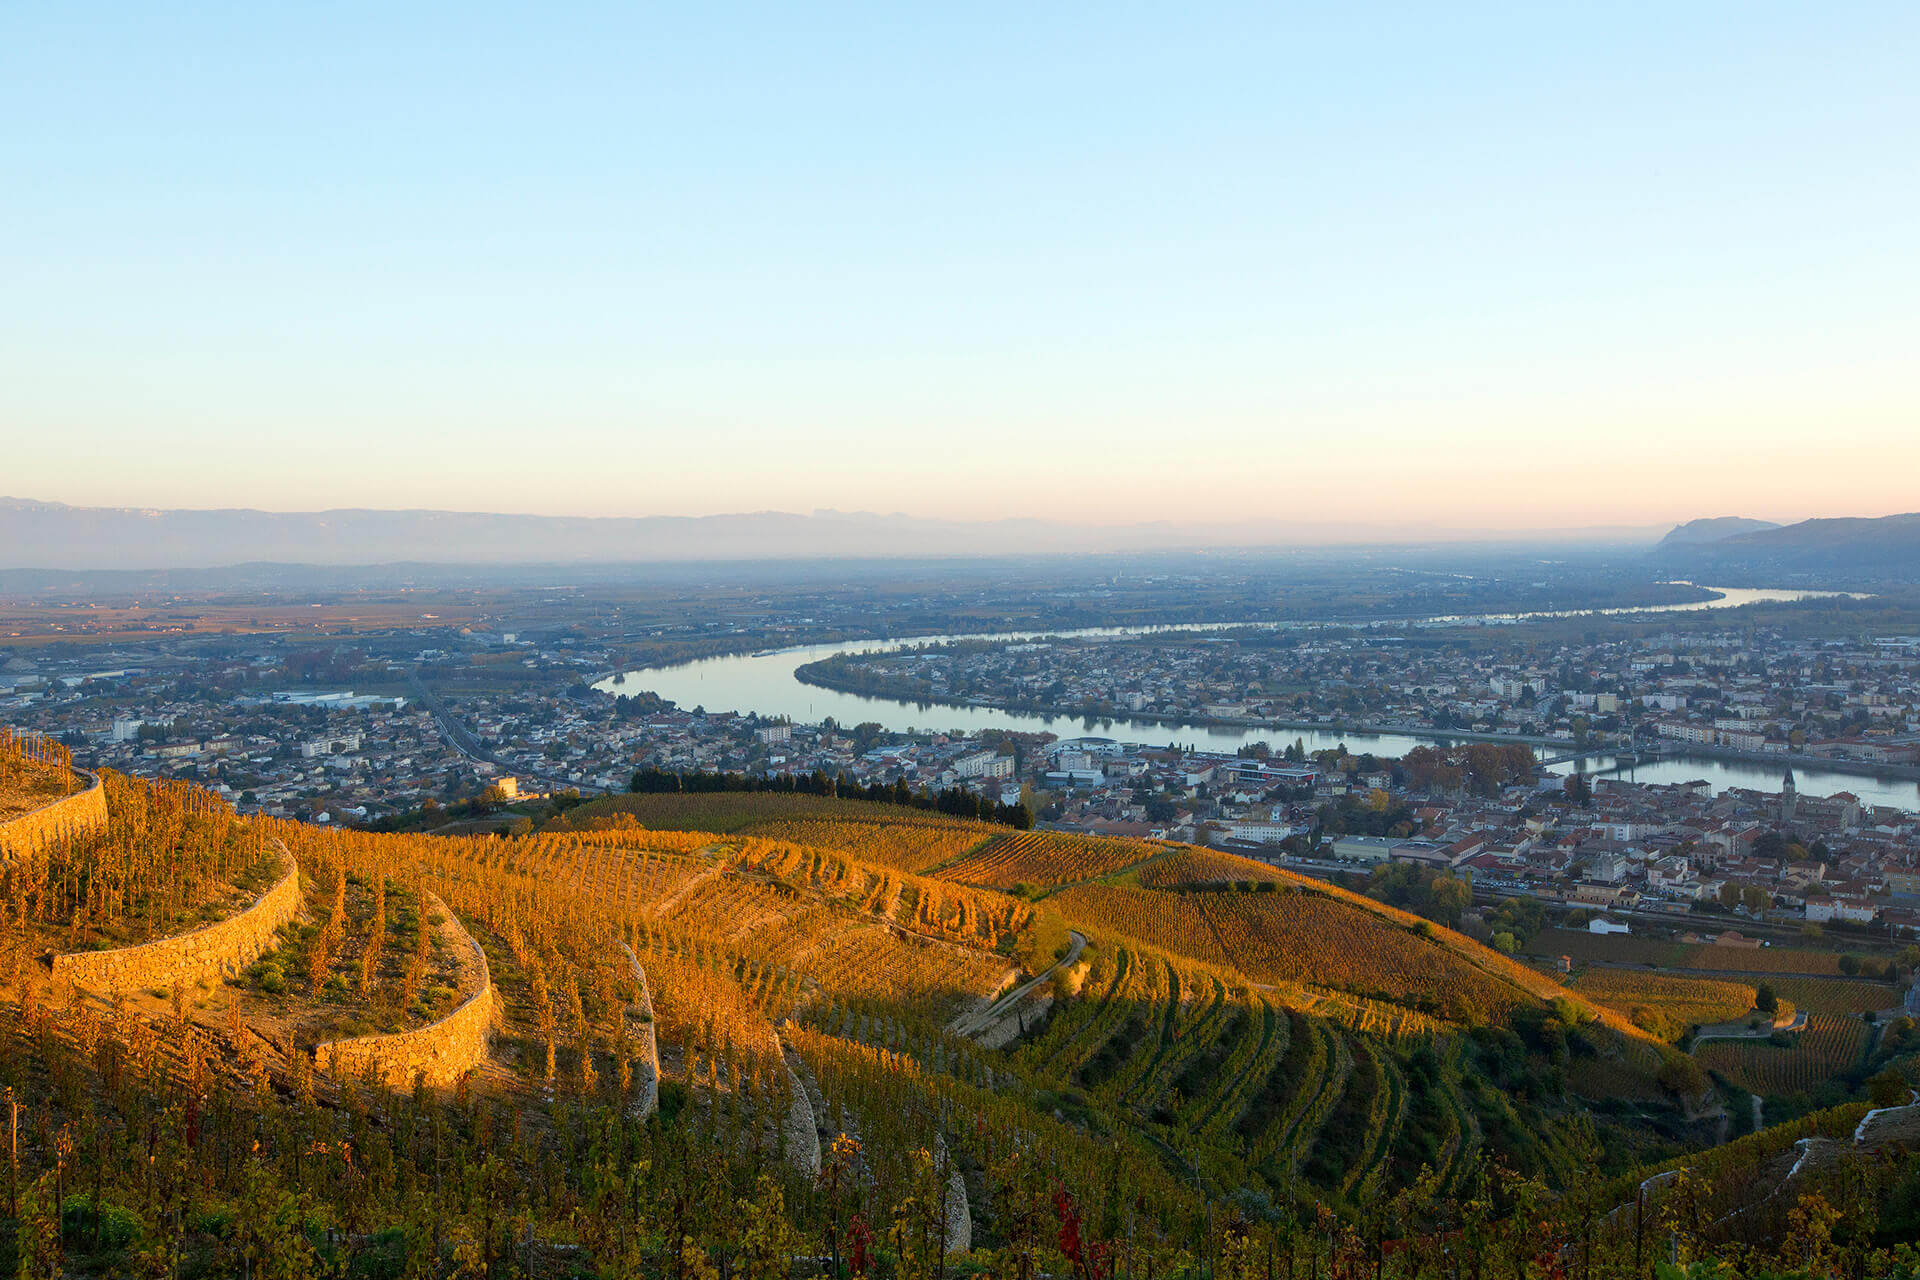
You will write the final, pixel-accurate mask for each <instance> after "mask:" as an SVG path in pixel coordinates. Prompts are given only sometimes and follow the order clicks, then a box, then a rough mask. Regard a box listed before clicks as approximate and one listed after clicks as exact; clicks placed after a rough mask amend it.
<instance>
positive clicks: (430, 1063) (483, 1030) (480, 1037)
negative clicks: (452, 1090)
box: [313, 893, 498, 1089]
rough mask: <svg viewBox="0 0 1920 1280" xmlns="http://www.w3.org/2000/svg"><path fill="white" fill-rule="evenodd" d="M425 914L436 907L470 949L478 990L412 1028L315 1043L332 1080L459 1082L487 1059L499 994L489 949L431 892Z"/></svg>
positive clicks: (398, 1085) (404, 1085)
mask: <svg viewBox="0 0 1920 1280" xmlns="http://www.w3.org/2000/svg"><path fill="white" fill-rule="evenodd" d="M422 897H423V898H424V900H425V901H424V902H423V904H422V907H423V910H422V915H423V916H430V915H432V913H433V912H435V911H438V912H440V913H441V914H442V915H444V916H446V918H447V919H448V920H449V921H451V922H452V924H453V928H454V930H455V931H456V932H458V933H459V935H460V937H461V938H463V939H465V941H466V944H467V945H468V946H470V947H472V948H473V955H474V963H475V964H477V965H478V966H479V970H480V989H479V990H478V991H475V992H474V993H473V994H472V995H471V996H469V997H467V1000H466V1002H465V1003H464V1004H462V1005H461V1006H460V1007H459V1008H458V1009H455V1010H454V1011H453V1012H452V1013H450V1014H448V1015H447V1016H446V1017H444V1018H442V1019H440V1021H438V1022H435V1023H431V1024H429V1025H427V1026H424V1027H420V1028H418V1029H416V1030H413V1031H396V1032H393V1033H392V1034H390V1035H372V1036H359V1037H357V1038H355V1039H352V1040H331V1041H328V1042H326V1043H324V1044H320V1045H316V1046H314V1050H313V1056H314V1061H316V1062H318V1063H319V1064H320V1067H321V1069H322V1070H324V1071H326V1072H327V1074H329V1075H331V1076H333V1077H334V1078H335V1079H345V1078H347V1077H350V1076H359V1075H367V1074H371V1075H373V1076H374V1077H375V1078H377V1079H379V1080H381V1081H383V1082H384V1083H385V1084H386V1085H387V1087H388V1088H391V1089H410V1088H412V1087H413V1081H414V1077H415V1076H418V1075H424V1076H425V1077H426V1080H427V1083H428V1084H429V1085H431V1086H433V1087H434V1088H447V1087H450V1086H452V1085H455V1084H458V1083H459V1081H460V1077H461V1076H463V1075H465V1074H466V1073H467V1072H468V1071H470V1070H472V1069H473V1068H475V1067H477V1066H479V1065H480V1064H481V1063H483V1062H485V1061H486V1060H487V1038H488V1036H489V1035H490V1034H491V1033H492V1031H493V1025H494V1017H495V1013H496V1001H497V999H498V994H497V993H496V992H495V990H494V987H493V975H492V973H491V971H489V970H488V968H487V953H486V952H484V951H482V950H481V949H480V944H479V943H477V942H475V941H474V940H473V935H472V934H470V933H468V932H467V930H466V926H464V925H462V924H461V923H460V918H459V917H458V916H456V915H454V914H453V912H451V911H449V910H447V905H446V903H444V902H442V901H440V899H439V898H437V897H435V896H434V895H433V894H431V893H425V894H423V895H422Z"/></svg>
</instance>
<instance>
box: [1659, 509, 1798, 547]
mask: <svg viewBox="0 0 1920 1280" xmlns="http://www.w3.org/2000/svg"><path fill="white" fill-rule="evenodd" d="M1779 527H1780V526H1779V525H1777V524H1775V523H1774V522H1773V521H1771V520H1755V519H1752V518H1751V517H1748V516H1703V517H1701V518H1700V519H1698V520H1689V521H1687V522H1686V523H1685V524H1682V525H1675V526H1674V527H1673V529H1672V530H1671V531H1670V532H1669V533H1668V534H1667V536H1666V537H1664V538H1662V539H1660V541H1659V543H1658V544H1657V545H1656V546H1655V548H1654V549H1655V550H1656V551H1660V550H1670V549H1672V548H1674V547H1692V546H1699V545H1701V544H1703V543H1709V542H1720V541H1722V540H1724V539H1727V538H1732V537H1735V536H1737V535H1739V534H1743V533H1758V532H1760V531H1761V530H1763V529H1778V528H1779Z"/></svg>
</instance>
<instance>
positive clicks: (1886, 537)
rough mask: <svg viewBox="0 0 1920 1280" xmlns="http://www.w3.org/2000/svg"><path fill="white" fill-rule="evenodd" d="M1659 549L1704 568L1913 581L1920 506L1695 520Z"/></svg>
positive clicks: (1917, 573) (1675, 561)
mask: <svg viewBox="0 0 1920 1280" xmlns="http://www.w3.org/2000/svg"><path fill="white" fill-rule="evenodd" d="M1654 555H1655V556H1656V557H1658V558H1659V559H1661V560H1663V561H1665V562H1667V563H1669V564H1672V565H1675V566H1679V567H1687V568H1694V569H1698V570H1701V571H1710V570H1716V569H1740V570H1754V571H1767V570H1777V571H1786V572H1793V573H1818V574H1835V575H1847V574H1854V575H1861V576H1867V577H1875V578H1892V579H1899V580H1903V581H1913V580H1916V579H1920V513H1909V514H1906V515H1895V516H1880V517H1876V518H1869V517H1841V518H1835V519H1819V520H1802V521H1801V522H1800V523H1798V524H1788V525H1777V524H1773V523H1770V522H1769V521H1766V520H1750V519H1746V518H1744V517H1739V516H1722V517H1717V518H1714V519H1709V520H1693V521H1689V522H1688V523H1686V524H1683V525H1681V526H1679V527H1678V528H1676V529H1674V530H1673V532H1671V533H1669V534H1668V535H1667V536H1666V537H1664V538H1662V539H1661V540H1660V543H1659V545H1658V546H1656V547H1655V548H1654Z"/></svg>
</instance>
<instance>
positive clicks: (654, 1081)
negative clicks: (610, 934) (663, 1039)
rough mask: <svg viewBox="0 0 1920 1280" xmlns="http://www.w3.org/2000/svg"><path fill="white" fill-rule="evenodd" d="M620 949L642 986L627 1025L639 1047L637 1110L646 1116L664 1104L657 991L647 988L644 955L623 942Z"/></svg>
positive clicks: (635, 1075)
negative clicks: (655, 1016) (655, 1005)
mask: <svg viewBox="0 0 1920 1280" xmlns="http://www.w3.org/2000/svg"><path fill="white" fill-rule="evenodd" d="M620 949H621V950H622V951H624V952H626V953H627V963H628V964H630V965H632V966H633V980H634V981H635V982H636V983H638V984H639V987H640V994H639V995H638V996H636V997H635V998H634V1002H633V1004H632V1005H631V1006H629V1007H628V1009H627V1024H628V1026H629V1027H630V1028H631V1031H632V1035H633V1042H634V1048H635V1052H634V1069H633V1113H634V1114H635V1115H637V1116H640V1117H641V1118H643V1119H644V1118H645V1117H647V1116H650V1115H652V1114H653V1113H654V1112H655V1111H656V1110H658V1109H659V1107H660V1038H659V1036H658V1035H656V1034H655V1032H654V1029H653V993H652V991H651V990H649V989H648V987H647V971H646V970H645V969H642V968H641V967H640V958H639V957H638V956H636V955H634V954H633V948H632V947H630V946H628V945H627V944H626V943H624V942H623V943H621V944H620Z"/></svg>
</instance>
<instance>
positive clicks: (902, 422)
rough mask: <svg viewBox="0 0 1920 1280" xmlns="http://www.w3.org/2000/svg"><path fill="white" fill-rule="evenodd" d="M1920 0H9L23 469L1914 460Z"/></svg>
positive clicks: (946, 493) (914, 492) (575, 497)
mask: <svg viewBox="0 0 1920 1280" xmlns="http://www.w3.org/2000/svg"><path fill="white" fill-rule="evenodd" d="M1916 66H1920V6H1916V5H1914V4H1912V3H1910V2H1902V3H1887V4H1848V3H1834V4H1822V5H1808V4H1804V3H1792V4H1782V3H1767V2H1764V0H1761V2H1741V3H1687V4H1679V5H1676V4H1671V3H1659V4H1609V5H1573V4H1538V3H1533V4H1513V5H1475V4H1448V5H1435V4H1416V5H1405V6H1400V5H1379V4H1353V5H1340V6H1333V5H1322V6H1311V7H1308V6H1296V5H1286V4H1274V3H1267V4H1256V5H1246V6H1234V5H1206V4H1201V5H1172V4H1163V5H1158V6H1146V5H1134V4H1124V3H1115V4H1106V5H1099V6H1084V7H1082V6H1075V5H1068V4H1054V5H1032V4H1007V5H995V4H987V3H981V4H969V5H953V6H943V7H939V8H937V9H936V7H934V6H924V5H885V6H882V5H873V6H860V5H839V4H812V5H790V4H782V5H771V4H766V5H762V4H725V3H714V4H702V5H670V6H669V5H631V4H629V5H619V6H614V5H608V6H598V5H539V6H533V5H529V6H505V5H495V4H488V3H476V2H470V3H462V4H458V5H451V4H449V5H444V6H441V5H432V4H408V5H386V4H380V5H373V4H364V5H363V4H354V3H333V4H325V5H319V4H312V5H258V4H248V5H218V4H207V5H197V6H192V7H191V11H188V7H186V6H160V5H135V4H125V5H116V4H110V3H99V4H91V5H76V4H66V5H60V4H53V3H38V2H30V0H14V2H13V3H7V4H0V120H5V121H6V124H5V126H4V127H0V494H5V495H8V496H13V497H21V498H34V499H41V500H47V501H62V502H69V503H75V504H86V505H128V506H150V507H228V506H246V507H258V508H265V509H270V510H313V509H319V508H327V507H340V506H365V507H436V508H454V509H461V510H489V511H510V512H539V513H547V514H577V515H654V514H679V515H690V514H710V513H717V512H730V511H751V510H767V509H772V510H789V511H806V510H812V509H815V508H823V507H830V508H839V509H843V510H870V511H883V512H907V513H911V514H915V515H923V516H938V517H947V518H966V519H990V518H999V517H1006V516H1044V517H1048V518H1053V519H1060V520H1069V521H1085V522H1095V523H1132V522H1135V521H1144V520H1158V519H1176V520H1184V521H1196V520H1199V521H1232V520H1252V519H1268V520H1288V521H1305V522H1316V521H1328V522H1334V521H1338V522H1341V523H1343V524H1349V525H1350V524H1351V523H1352V522H1353V521H1355V520H1363V521H1364V520H1367V519H1370V518H1373V517H1374V516H1376V515H1377V517H1378V518H1379V519H1381V520H1383V521H1385V520H1392V521H1395V522H1408V521H1429V522H1434V523H1437V524H1440V525H1458V526H1461V527H1474V528H1509V527H1510V528H1516V529H1521V528H1543V527H1553V528H1564V527H1570V526H1581V525H1645V524H1657V523H1661V522H1664V521H1670V520H1681V519H1687V518H1690V517H1693V516H1699V515H1727V514H1745V515H1757V516H1763V517H1768V518H1773V519H1781V520H1785V519H1799V518H1805V517H1807V516H1814V515H1847V514H1851V515H1881V514H1887V513H1891V512H1895V511H1907V510H1914V509H1920V484H1916V482H1915V477H1920V376H1916V375H1920V243H1917V242H1916V228H1920V164H1916V163H1915V149H1916V146H1917V145H1920V142H1917V141H1916V140H1917V139H1920V75H1916V74H1915V73H1914V68H1915V67H1916Z"/></svg>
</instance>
